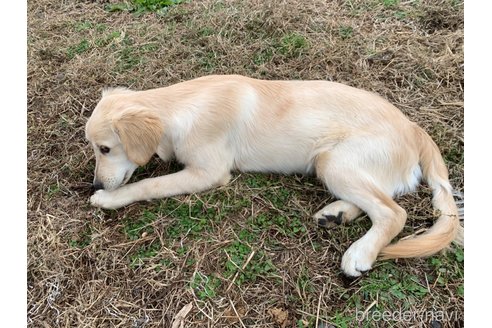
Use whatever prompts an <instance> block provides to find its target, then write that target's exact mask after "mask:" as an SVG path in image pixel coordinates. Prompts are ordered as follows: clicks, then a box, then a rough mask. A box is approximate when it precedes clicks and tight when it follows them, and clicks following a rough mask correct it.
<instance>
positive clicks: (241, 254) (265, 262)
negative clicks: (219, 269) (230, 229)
mask: <svg viewBox="0 0 492 328" xmlns="http://www.w3.org/2000/svg"><path fill="white" fill-rule="evenodd" d="M238 237H239V240H236V241H234V242H233V243H232V244H230V245H229V246H227V247H226V248H224V249H223V251H224V253H225V257H226V258H227V259H228V260H227V261H226V262H225V265H224V276H225V277H226V278H230V279H233V278H234V277H235V276H236V274H237V277H236V280H235V281H234V283H235V284H237V285H241V284H243V283H245V282H247V281H250V282H255V281H256V279H257V278H258V277H267V276H269V275H270V274H272V273H274V272H276V268H275V265H274V264H273V263H272V261H271V260H270V259H268V258H266V254H265V252H263V251H256V252H255V254H254V255H253V257H252V258H251V259H250V261H249V263H247V265H246V266H245V267H244V269H243V266H244V265H245V263H246V261H247V260H248V258H249V257H250V256H251V254H252V252H253V249H252V247H251V246H250V243H252V242H253V241H255V240H256V236H255V235H254V234H252V233H251V232H250V231H248V230H244V229H243V230H241V231H240V232H239V234H238Z"/></svg>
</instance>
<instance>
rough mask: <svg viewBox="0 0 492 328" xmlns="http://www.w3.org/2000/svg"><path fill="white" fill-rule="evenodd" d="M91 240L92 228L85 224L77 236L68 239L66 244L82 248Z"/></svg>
mask: <svg viewBox="0 0 492 328" xmlns="http://www.w3.org/2000/svg"><path fill="white" fill-rule="evenodd" d="M91 241H92V228H91V226H90V225H86V226H85V227H84V229H83V230H82V231H81V232H80V233H79V235H78V236H76V237H75V238H72V239H70V241H69V242H68V244H69V245H70V247H72V248H79V249H82V248H85V247H87V246H89V245H90V243H91Z"/></svg>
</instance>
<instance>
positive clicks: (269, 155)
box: [86, 75, 463, 276]
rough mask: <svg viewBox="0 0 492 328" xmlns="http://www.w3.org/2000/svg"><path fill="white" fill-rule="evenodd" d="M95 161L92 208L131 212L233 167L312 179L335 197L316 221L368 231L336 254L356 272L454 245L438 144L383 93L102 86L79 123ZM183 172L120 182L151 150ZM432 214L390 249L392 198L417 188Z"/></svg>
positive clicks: (457, 233)
mask: <svg viewBox="0 0 492 328" xmlns="http://www.w3.org/2000/svg"><path fill="white" fill-rule="evenodd" d="M86 136H87V139H88V140H89V142H90V143H91V145H92V147H93V148H94V152H95V156H96V169H95V178H94V187H95V189H96V192H95V194H94V195H93V196H92V197H91V199H90V202H91V204H92V205H94V206H97V207H102V208H113V209H114V208H118V207H122V206H125V205H127V204H130V203H133V202H136V201H141V200H151V199H157V198H163V197H169V196H173V195H178V194H187V193H197V192H201V191H204V190H207V189H210V188H213V187H216V186H220V185H224V184H227V183H228V181H229V180H230V178H231V171H233V170H240V171H260V172H279V173H285V174H289V173H302V174H316V175H317V176H318V177H319V179H321V181H323V183H324V184H325V185H326V188H327V189H328V190H329V191H330V192H331V193H332V194H333V195H334V196H336V197H337V198H338V199H339V200H338V201H335V202H333V203H331V204H329V205H327V206H325V207H324V208H322V209H321V210H320V211H319V212H318V213H316V214H314V218H315V220H316V221H317V222H318V224H320V225H322V226H327V225H331V224H341V223H347V222H350V221H352V220H354V219H355V218H356V217H358V216H360V215H361V213H363V212H365V213H367V215H368V216H369V218H370V219H371V221H372V227H371V228H370V229H369V231H368V232H367V233H366V234H365V235H364V236H363V237H362V238H360V239H359V240H357V241H356V242H354V243H353V244H352V245H351V246H350V247H349V249H348V250H347V251H346V253H345V254H344V256H343V258H342V270H343V272H344V273H345V274H346V275H348V276H359V275H361V273H363V272H365V271H367V270H369V269H371V267H372V265H373V263H374V262H375V261H376V259H377V257H378V256H380V257H382V258H400V257H418V256H428V255H431V254H433V253H436V252H438V251H439V250H441V249H443V248H445V247H446V246H448V245H449V244H450V243H451V242H452V241H453V240H456V241H461V239H462V235H463V229H462V227H461V226H460V224H459V219H458V213H457V207H456V204H455V202H454V199H453V196H452V188H451V185H450V183H449V180H448V172H447V169H446V167H445V165H444V162H443V159H442V157H441V155H440V152H439V150H438V148H437V146H436V144H435V143H434V142H433V141H432V140H431V138H430V137H429V135H428V134H427V133H426V132H424V131H423V130H422V129H421V128H420V127H418V126H417V125H416V124H414V123H412V122H410V121H409V120H408V119H407V118H406V117H405V116H404V115H403V114H402V113H401V112H400V111H399V110H398V109H397V108H395V107H394V106H393V105H391V104H390V103H388V102H387V101H386V100H384V99H382V98H381V97H379V96H377V95H375V94H372V93H370V92H367V91H363V90H359V89H356V88H352V87H349V86H346V85H342V84H339V83H333V82H326V81H262V80H256V79H251V78H247V77H243V76H236V75H231V76H207V77H202V78H198V79H195V80H191V81H187V82H182V83H178V84H175V85H172V86H168V87H165V88H159V89H153V90H147V91H131V90H127V89H122V88H116V89H109V90H105V91H104V92H103V95H102V99H101V100H100V101H99V103H98V104H97V106H96V108H95V110H94V112H93V114H92V116H91V117H90V119H89V120H88V122H87V125H86ZM155 153H157V154H158V155H159V157H160V158H161V159H162V160H164V161H166V160H169V159H171V158H172V157H175V158H176V159H177V160H178V161H179V162H181V163H182V164H184V165H185V167H184V169H183V170H182V171H180V172H177V173H173V174H168V175H164V176H161V177H157V178H150V179H145V180H141V181H138V182H135V183H131V184H126V182H127V181H128V180H129V179H130V177H131V175H132V173H133V171H134V170H135V169H136V168H137V167H138V166H142V165H145V164H146V163H147V162H148V161H149V160H150V158H151V157H152V156H153V154H155ZM421 178H423V179H425V181H426V182H427V183H428V184H429V186H430V187H431V188H432V190H433V205H434V207H435V209H436V210H437V212H438V213H439V217H438V219H437V221H436V223H435V224H434V225H433V226H432V227H431V228H430V229H429V230H428V231H427V232H426V233H424V234H421V235H419V236H417V237H414V238H409V239H405V240H400V241H399V242H397V243H395V244H389V243H390V241H391V240H392V239H393V238H394V237H395V236H396V235H398V233H399V232H400V231H401V230H402V229H403V226H404V224H405V221H406V218H407V214H406V212H405V210H404V209H403V208H401V207H400V206H399V205H398V204H397V203H396V202H395V201H394V200H393V198H394V197H395V196H397V195H401V194H404V193H406V192H409V191H412V190H414V189H415V188H416V187H417V186H418V185H419V182H420V180H421Z"/></svg>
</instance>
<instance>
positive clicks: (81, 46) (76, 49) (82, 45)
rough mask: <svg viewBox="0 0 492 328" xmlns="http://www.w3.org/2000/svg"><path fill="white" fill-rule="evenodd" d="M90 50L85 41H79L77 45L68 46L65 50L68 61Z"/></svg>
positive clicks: (88, 44) (88, 43)
mask: <svg viewBox="0 0 492 328" xmlns="http://www.w3.org/2000/svg"><path fill="white" fill-rule="evenodd" d="M90 48H91V45H90V42H89V41H88V40H86V39H84V40H82V41H80V42H79V43H78V44H75V45H73V46H70V47H69V48H68V49H67V56H68V58H70V59H73V58H75V56H77V55H80V54H83V53H84V52H86V51H88V50H89V49H90Z"/></svg>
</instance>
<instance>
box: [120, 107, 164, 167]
mask: <svg viewBox="0 0 492 328" xmlns="http://www.w3.org/2000/svg"><path fill="white" fill-rule="evenodd" d="M112 125H113V130H114V132H115V133H116V134H117V135H118V137H119V138H120V141H121V143H122V144H123V147H124V149H125V152H126V154H127V156H128V158H129V159H130V160H131V161H132V162H134V163H135V164H137V165H139V166H143V165H145V164H147V162H148V161H149V160H150V158H151V157H152V155H154V154H155V153H156V151H157V147H158V146H159V143H160V140H161V137H162V133H163V127H162V123H161V121H160V119H159V117H158V116H157V115H156V114H155V113H153V112H151V111H150V110H147V109H126V110H124V111H123V112H121V113H120V114H118V115H117V116H116V117H114V118H113V124H112Z"/></svg>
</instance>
